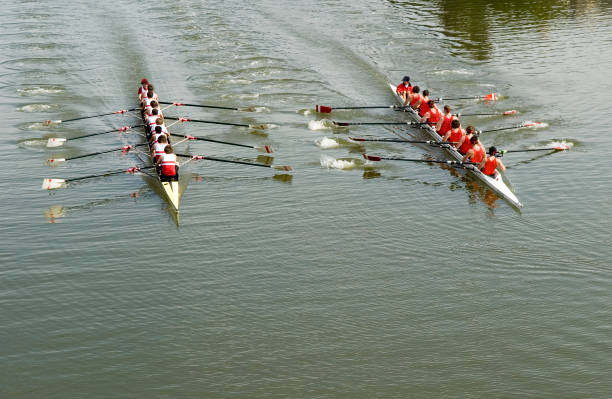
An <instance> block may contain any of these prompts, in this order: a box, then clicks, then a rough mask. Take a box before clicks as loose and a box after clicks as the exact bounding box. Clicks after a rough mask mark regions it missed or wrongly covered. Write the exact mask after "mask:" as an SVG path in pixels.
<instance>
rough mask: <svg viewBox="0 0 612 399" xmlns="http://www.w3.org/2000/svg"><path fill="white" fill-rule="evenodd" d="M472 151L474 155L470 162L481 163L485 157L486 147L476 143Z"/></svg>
mask: <svg viewBox="0 0 612 399" xmlns="http://www.w3.org/2000/svg"><path fill="white" fill-rule="evenodd" d="M472 152H473V153H474V155H472V156H471V157H470V162H474V163H480V162H482V160H483V159H484V157H485V155H486V154H485V149H484V147H483V146H481V145H480V144H476V145H475V146H473V147H472Z"/></svg>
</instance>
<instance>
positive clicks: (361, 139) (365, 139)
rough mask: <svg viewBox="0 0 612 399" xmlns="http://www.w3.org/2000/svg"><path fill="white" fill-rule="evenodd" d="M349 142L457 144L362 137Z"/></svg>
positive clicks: (350, 138) (353, 138)
mask: <svg viewBox="0 0 612 399" xmlns="http://www.w3.org/2000/svg"><path fill="white" fill-rule="evenodd" d="M349 140H354V141H377V142H383V143H384V142H386V143H415V144H429V145H444V144H457V143H455V142H452V141H435V140H403V139H388V138H374V139H368V138H363V137H349Z"/></svg>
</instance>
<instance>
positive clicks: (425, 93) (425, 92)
mask: <svg viewBox="0 0 612 399" xmlns="http://www.w3.org/2000/svg"><path fill="white" fill-rule="evenodd" d="M428 95H429V90H427V89H425V90H423V97H427V96H428Z"/></svg>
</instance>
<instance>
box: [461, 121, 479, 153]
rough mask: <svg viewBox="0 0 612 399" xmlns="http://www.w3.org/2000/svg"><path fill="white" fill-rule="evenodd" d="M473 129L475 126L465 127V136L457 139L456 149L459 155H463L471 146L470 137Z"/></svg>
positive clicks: (474, 129)
mask: <svg viewBox="0 0 612 399" xmlns="http://www.w3.org/2000/svg"><path fill="white" fill-rule="evenodd" d="M475 131H476V128H474V126H472V125H470V126H468V127H466V128H465V136H463V137H462V138H461V140H459V144H457V149H458V150H459V153H460V154H461V155H465V154H466V153H467V152H468V151H469V150H470V148H472V142H471V141H470V139H471V138H472V136H473V135H474V132H475Z"/></svg>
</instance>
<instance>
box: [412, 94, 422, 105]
mask: <svg viewBox="0 0 612 399" xmlns="http://www.w3.org/2000/svg"><path fill="white" fill-rule="evenodd" d="M422 99H423V96H422V95H421V93H416V94H414V95H413V96H412V101H410V106H411V107H413V108H414V106H415V105H417V103H418V102H419V101H421V100H422Z"/></svg>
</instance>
